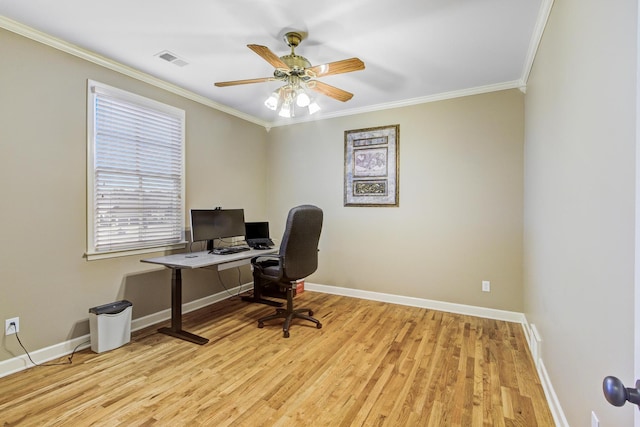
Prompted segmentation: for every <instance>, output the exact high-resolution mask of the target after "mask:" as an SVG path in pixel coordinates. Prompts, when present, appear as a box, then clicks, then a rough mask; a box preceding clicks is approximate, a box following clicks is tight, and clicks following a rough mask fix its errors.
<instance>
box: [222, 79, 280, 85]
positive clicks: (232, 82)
mask: <svg viewBox="0 0 640 427" xmlns="http://www.w3.org/2000/svg"><path fill="white" fill-rule="evenodd" d="M274 80H276V79H275V78H273V77H262V78H259V79H246V80H233V81H230V82H218V83H215V85H216V86H218V87H225V86H235V85H246V84H250V83H262V82H272V81H274Z"/></svg>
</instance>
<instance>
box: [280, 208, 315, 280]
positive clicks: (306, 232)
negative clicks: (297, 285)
mask: <svg viewBox="0 0 640 427" xmlns="http://www.w3.org/2000/svg"><path fill="white" fill-rule="evenodd" d="M321 230H322V209H320V208H319V207H317V206H313V205H301V206H296V207H295V208H292V209H291V210H290V211H289V215H288V216H287V225H286V228H285V230H284V235H283V236H282V243H281V244H280V256H281V263H282V269H283V272H282V273H283V274H282V276H283V278H284V279H285V280H287V281H293V280H298V279H302V278H304V277H307V276H309V275H310V274H311V273H313V272H314V271H316V269H317V268H318V241H319V240H320V231H321Z"/></svg>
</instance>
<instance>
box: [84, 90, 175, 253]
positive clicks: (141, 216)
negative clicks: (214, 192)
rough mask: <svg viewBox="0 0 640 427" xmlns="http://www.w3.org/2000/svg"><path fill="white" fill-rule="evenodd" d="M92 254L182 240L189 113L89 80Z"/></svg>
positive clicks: (90, 229)
mask: <svg viewBox="0 0 640 427" xmlns="http://www.w3.org/2000/svg"><path fill="white" fill-rule="evenodd" d="M89 99H90V103H89V111H90V114H89V116H92V117H90V120H89V122H90V123H89V130H90V132H89V150H88V153H89V167H88V173H89V179H88V181H89V186H90V187H89V188H88V190H89V193H90V195H89V205H90V206H89V212H88V218H87V220H88V221H87V223H88V224H89V232H88V234H89V235H88V253H87V255H88V256H90V255H91V254H101V253H105V252H121V251H128V250H140V249H147V248H158V247H164V246H171V245H174V244H180V243H181V242H183V240H184V236H183V224H184V197H183V195H184V121H185V114H184V111H183V110H180V109H177V108H174V107H171V106H168V105H165V104H161V103H158V102H156V101H153V100H150V99H147V98H143V97H140V96H137V95H133V94H130V93H128V92H124V91H121V90H118V89H115V88H112V87H109V86H106V85H103V84H100V83H97V82H92V81H89Z"/></svg>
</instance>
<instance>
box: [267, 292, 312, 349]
mask: <svg viewBox="0 0 640 427" xmlns="http://www.w3.org/2000/svg"><path fill="white" fill-rule="evenodd" d="M294 294H295V289H294V285H290V286H289V287H288V288H287V306H286V308H278V309H276V312H275V313H274V314H272V315H270V316H265V317H261V318H260V319H258V328H263V327H264V322H267V321H269V320H272V319H285V320H284V325H283V326H282V333H283V336H284V337H285V338H289V326H290V325H291V321H292V320H293V319H304V320H308V321H310V322H313V323H315V324H316V328H318V329H320V328H322V323H320V321H319V320H318V319H316V318H314V317H312V316H313V311H312V310H311V309H308V308H296V309H294V308H293V296H294ZM304 313H308V314H304Z"/></svg>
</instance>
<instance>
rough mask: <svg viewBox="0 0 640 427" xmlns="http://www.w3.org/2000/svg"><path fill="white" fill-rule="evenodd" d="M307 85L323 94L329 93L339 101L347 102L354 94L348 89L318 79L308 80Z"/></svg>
mask: <svg viewBox="0 0 640 427" xmlns="http://www.w3.org/2000/svg"><path fill="white" fill-rule="evenodd" d="M307 87H308V88H309V89H311V90H314V91H316V92H318V93H321V94H323V95H327V96H329V97H331V98H333V99H337V100H338V101H342V102H346V101H348V100H350V99H351V98H353V94H352V93H349V92H347V91H346V90H342V89H338V88H337V87H334V86H331V85H328V84H326V83H322V82H320V81H318V80H311V81H308V82H307Z"/></svg>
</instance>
